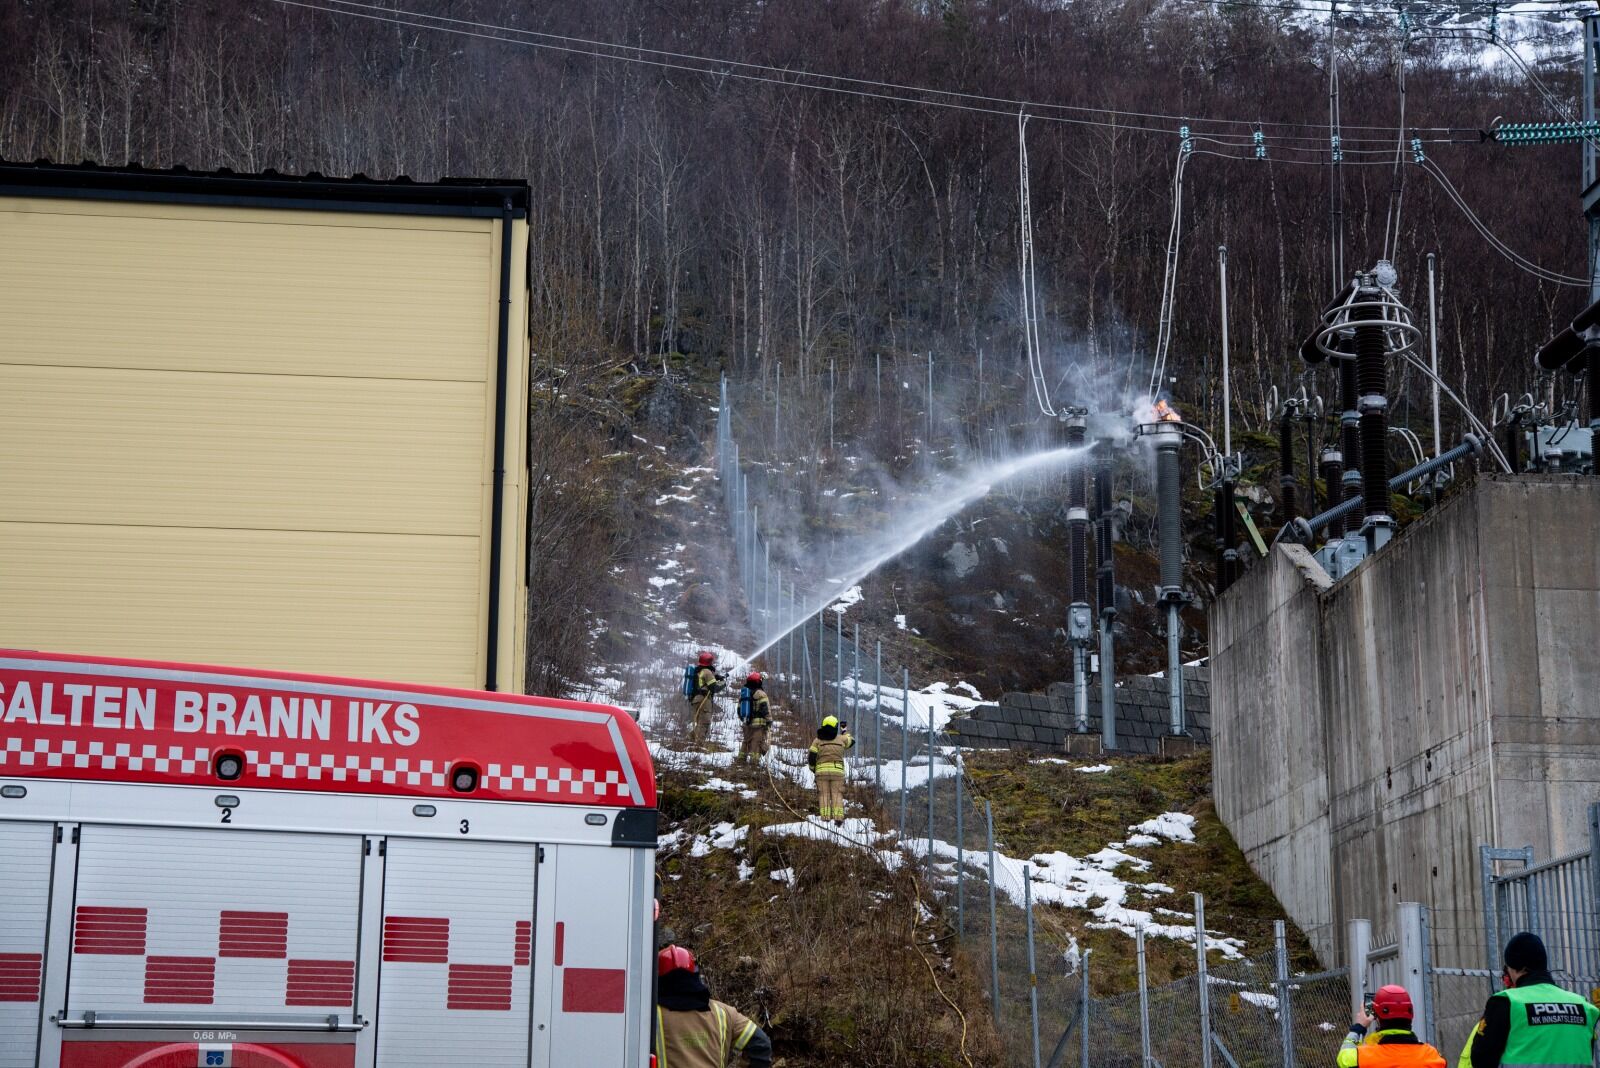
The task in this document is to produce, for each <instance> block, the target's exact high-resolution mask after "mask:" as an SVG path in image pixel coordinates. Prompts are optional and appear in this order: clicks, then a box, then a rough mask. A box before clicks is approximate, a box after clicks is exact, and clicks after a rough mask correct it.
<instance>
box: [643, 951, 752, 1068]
mask: <svg viewBox="0 0 1600 1068" xmlns="http://www.w3.org/2000/svg"><path fill="white" fill-rule="evenodd" d="M656 977H657V978H656V1043H655V1044H656V1068H726V1066H727V1065H728V1064H729V1063H730V1062H731V1061H732V1060H733V1059H734V1058H735V1057H736V1056H737V1055H739V1054H743V1056H744V1064H746V1065H747V1066H748V1068H770V1066H771V1064H772V1040H771V1039H769V1038H768V1037H767V1033H766V1032H765V1031H763V1030H761V1028H759V1027H757V1026H756V1025H755V1021H754V1020H751V1019H748V1018H746V1017H745V1016H744V1015H743V1014H742V1013H740V1012H739V1010H738V1009H736V1008H734V1007H733V1006H732V1005H726V1004H724V1003H722V1002H720V1001H714V1000H712V998H711V991H710V990H708V989H707V988H706V983H705V980H704V979H702V978H701V977H700V966H699V965H698V964H697V963H696V962H695V959H694V954H693V953H691V952H689V951H688V950H687V949H685V948H683V947H682V946H667V947H666V948H665V949H663V950H662V951H661V952H660V953H658V954H656Z"/></svg>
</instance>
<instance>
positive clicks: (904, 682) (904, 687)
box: [900, 668, 911, 842]
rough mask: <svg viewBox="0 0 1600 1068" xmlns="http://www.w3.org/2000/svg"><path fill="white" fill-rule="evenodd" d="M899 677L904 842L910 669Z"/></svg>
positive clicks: (903, 831)
mask: <svg viewBox="0 0 1600 1068" xmlns="http://www.w3.org/2000/svg"><path fill="white" fill-rule="evenodd" d="M900 670H901V672H902V674H901V676H900V840H901V841H902V842H903V841H905V840H906V766H907V765H908V764H910V763H911V731H910V725H911V669H910V668H901V669H900Z"/></svg>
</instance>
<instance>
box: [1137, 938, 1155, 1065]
mask: <svg viewBox="0 0 1600 1068" xmlns="http://www.w3.org/2000/svg"><path fill="white" fill-rule="evenodd" d="M1133 951H1134V954H1135V955H1136V956H1137V957H1138V958H1139V1068H1151V1065H1150V977H1149V975H1148V974H1146V969H1145V959H1144V928H1143V927H1142V926H1141V927H1136V928H1134V932H1133Z"/></svg>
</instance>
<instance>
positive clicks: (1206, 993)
mask: <svg viewBox="0 0 1600 1068" xmlns="http://www.w3.org/2000/svg"><path fill="white" fill-rule="evenodd" d="M1194 955H1195V963H1196V967H1197V969H1198V971H1197V972H1196V975H1197V977H1198V979H1199V987H1200V1068H1211V977H1210V973H1209V972H1208V971H1207V968H1206V896H1205V895H1204V894H1195V895H1194Z"/></svg>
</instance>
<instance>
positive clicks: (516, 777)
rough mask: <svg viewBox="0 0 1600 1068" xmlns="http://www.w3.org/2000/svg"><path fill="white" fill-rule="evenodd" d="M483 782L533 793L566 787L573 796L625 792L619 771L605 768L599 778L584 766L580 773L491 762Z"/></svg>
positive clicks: (598, 795) (614, 794) (570, 769)
mask: <svg viewBox="0 0 1600 1068" xmlns="http://www.w3.org/2000/svg"><path fill="white" fill-rule="evenodd" d="M530 771H531V774H530ZM484 782H485V784H486V785H492V786H494V787H495V788H496V789H499V790H517V789H521V790H522V791H523V792H525V793H533V794H541V793H542V794H560V793H561V792H562V791H563V790H565V792H567V793H569V794H572V795H574V796H576V795H578V794H593V795H594V796H596V797H605V796H606V794H607V793H610V794H612V795H613V796H616V797H622V796H624V795H625V794H626V791H627V787H626V786H625V785H624V784H623V782H622V773H621V772H618V771H608V772H606V773H605V778H603V779H602V778H601V777H600V775H599V773H597V772H596V771H595V770H594V769H593V768H585V769H584V770H583V771H581V772H574V770H573V769H572V768H557V769H555V770H554V773H552V771H551V769H550V768H543V767H535V768H532V769H529V768H527V767H525V766H523V765H521V764H512V765H510V766H509V767H506V766H504V765H501V764H490V765H489V766H488V767H487V768H485V769H484Z"/></svg>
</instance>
